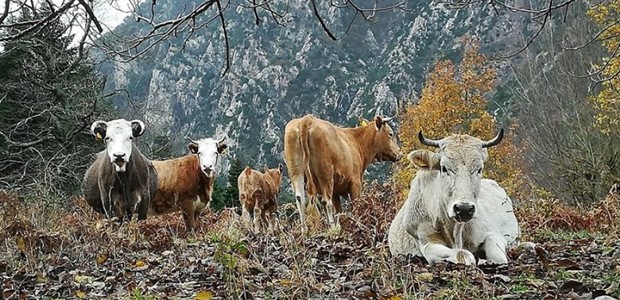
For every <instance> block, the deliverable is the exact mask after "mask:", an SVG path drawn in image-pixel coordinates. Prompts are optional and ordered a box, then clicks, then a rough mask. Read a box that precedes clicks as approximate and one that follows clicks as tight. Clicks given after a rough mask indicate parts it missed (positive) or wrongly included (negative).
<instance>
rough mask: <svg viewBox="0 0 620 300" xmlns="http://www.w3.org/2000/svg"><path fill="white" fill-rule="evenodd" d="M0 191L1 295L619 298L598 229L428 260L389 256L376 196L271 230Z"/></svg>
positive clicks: (614, 261)
mask: <svg viewBox="0 0 620 300" xmlns="http://www.w3.org/2000/svg"><path fill="white" fill-rule="evenodd" d="M375 196H376V197H379V196H385V195H383V194H380V195H375ZM2 200H3V201H2V203H3V205H4V207H3V208H4V213H5V214H4V216H3V219H2V220H1V221H2V222H0V224H1V225H2V226H3V229H4V230H3V232H2V233H0V241H1V242H2V244H1V245H2V246H1V247H2V248H0V249H1V250H0V274H1V276H2V279H1V280H2V281H1V283H2V297H3V298H4V299H41V298H54V299H55V298H67V299H68V298H72V299H76V298H84V299H237V298H241V299H429V298H430V299H594V298H595V297H597V296H601V295H610V296H613V297H615V298H619V297H620V291H619V289H618V284H619V283H620V241H618V240H617V239H615V238H613V237H614V236H613V235H610V234H609V233H605V234H602V233H597V232H592V231H587V230H581V229H580V230H576V231H570V230H565V229H561V230H560V229H556V230H549V227H548V226H547V227H541V226H539V225H538V228H537V229H536V230H533V229H528V230H529V234H528V237H529V238H530V240H531V241H532V242H534V243H535V244H536V246H534V247H532V244H530V243H526V244H525V246H524V247H520V248H518V249H515V250H513V251H511V252H510V253H509V256H510V258H511V262H510V264H508V265H503V266H494V265H484V266H479V267H471V266H461V265H454V264H450V263H445V264H437V265H434V266H428V265H426V264H425V262H424V261H423V260H421V259H419V258H416V257H392V256H391V255H389V249H388V248H387V243H386V241H385V237H386V229H387V228H388V227H389V220H391V216H388V217H380V216H383V215H386V214H387V215H390V214H393V213H394V209H393V208H390V207H392V206H394V205H393V204H390V203H389V201H384V202H383V203H381V204H378V205H384V206H386V207H383V208H382V207H375V208H376V210H373V211H370V210H368V208H367V207H366V208H364V205H375V204H377V203H374V202H373V203H370V204H368V203H365V202H364V201H367V200H368V199H366V200H362V201H361V202H360V203H361V204H362V205H360V207H354V208H353V209H352V210H351V211H350V212H349V213H347V214H346V215H342V216H341V217H340V218H341V224H342V227H341V229H340V230H339V231H338V230H334V229H326V228H320V226H319V227H318V228H315V230H313V231H312V230H311V232H310V233H309V234H308V235H306V236H304V235H302V234H301V232H300V230H299V228H298V227H296V225H291V224H296V223H295V222H294V221H295V220H296V219H297V218H296V216H294V215H293V216H291V214H289V215H288V216H286V215H285V214H284V215H283V216H282V218H281V221H282V222H281V224H280V225H281V228H280V230H278V232H277V233H276V234H273V235H264V234H262V235H257V234H254V233H253V232H252V231H251V230H248V229H246V228H247V226H245V225H244V224H243V222H241V221H240V220H239V218H238V216H237V215H236V213H235V212H233V211H232V210H225V211H223V212H221V213H209V214H207V215H205V216H203V217H202V218H201V221H200V224H199V227H198V229H197V230H196V232H194V233H192V234H186V233H185V231H184V227H183V224H184V223H183V220H182V218H181V216H180V214H179V213H175V214H172V215H168V216H163V217H154V218H149V219H148V220H146V221H143V222H140V223H139V224H137V223H136V222H135V221H134V222H132V223H129V224H123V225H120V226H119V225H117V224H116V223H107V222H105V221H104V220H102V219H101V218H100V217H99V216H97V215H95V214H93V213H91V212H90V209H89V208H88V207H86V206H85V205H84V204H83V203H82V202H81V201H79V200H76V201H77V205H76V206H75V207H76V208H75V209H74V210H73V211H72V212H67V211H66V210H65V211H62V212H60V211H58V210H52V209H49V208H42V207H34V208H27V207H26V205H23V204H20V202H19V201H16V200H11V199H8V198H7V197H5V199H2ZM375 206H376V205H375ZM288 209H289V211H292V209H291V208H290V207H289V208H288ZM282 210H283V211H286V208H282ZM360 211H365V212H366V213H365V214H364V215H363V216H364V217H363V218H360V216H362V214H361V213H360ZM33 212H37V213H33ZM362 220H363V221H362ZM526 226H527V225H526Z"/></svg>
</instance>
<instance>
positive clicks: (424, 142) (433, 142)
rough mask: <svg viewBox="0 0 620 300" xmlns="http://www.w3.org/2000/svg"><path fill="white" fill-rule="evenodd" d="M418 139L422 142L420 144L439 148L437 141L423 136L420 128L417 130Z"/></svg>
mask: <svg viewBox="0 0 620 300" xmlns="http://www.w3.org/2000/svg"><path fill="white" fill-rule="evenodd" d="M418 140H420V143H422V145H426V146H431V147H437V148H439V141H437V140H431V139H427V138H425V137H424V134H422V130H420V132H418Z"/></svg>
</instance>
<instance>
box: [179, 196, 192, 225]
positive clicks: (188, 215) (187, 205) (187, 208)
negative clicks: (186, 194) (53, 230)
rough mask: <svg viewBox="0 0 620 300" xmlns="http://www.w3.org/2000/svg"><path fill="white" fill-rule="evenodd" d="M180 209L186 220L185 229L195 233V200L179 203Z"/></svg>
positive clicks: (185, 200)
mask: <svg viewBox="0 0 620 300" xmlns="http://www.w3.org/2000/svg"><path fill="white" fill-rule="evenodd" d="M178 205H179V207H180V208H181V212H182V213H183V218H184V219H185V229H186V230H187V231H194V228H195V227H196V221H195V219H194V201H193V199H184V200H182V201H179V204H178Z"/></svg>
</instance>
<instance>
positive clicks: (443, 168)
mask: <svg viewBox="0 0 620 300" xmlns="http://www.w3.org/2000/svg"><path fill="white" fill-rule="evenodd" d="M441 172H442V173H444V174H448V168H446V166H441Z"/></svg>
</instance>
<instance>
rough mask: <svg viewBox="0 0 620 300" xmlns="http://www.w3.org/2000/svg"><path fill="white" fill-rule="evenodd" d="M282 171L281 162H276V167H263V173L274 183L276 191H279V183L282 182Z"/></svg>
mask: <svg viewBox="0 0 620 300" xmlns="http://www.w3.org/2000/svg"><path fill="white" fill-rule="evenodd" d="M283 171H284V166H283V165H282V164H278V167H277V168H273V169H269V168H267V165H265V166H264V167H263V173H264V174H265V175H266V176H269V177H271V178H272V179H273V181H274V182H275V183H276V189H277V190H276V192H277V193H280V184H281V182H282V172H283Z"/></svg>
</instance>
